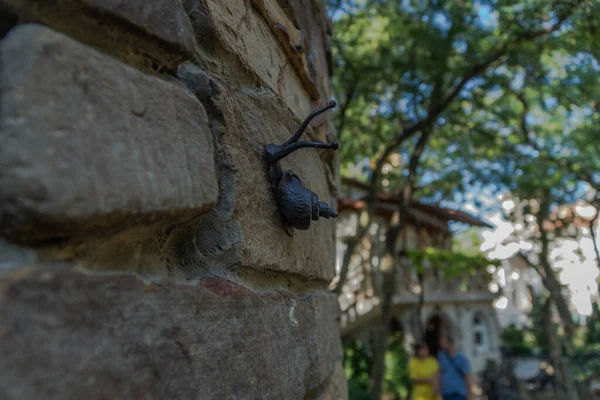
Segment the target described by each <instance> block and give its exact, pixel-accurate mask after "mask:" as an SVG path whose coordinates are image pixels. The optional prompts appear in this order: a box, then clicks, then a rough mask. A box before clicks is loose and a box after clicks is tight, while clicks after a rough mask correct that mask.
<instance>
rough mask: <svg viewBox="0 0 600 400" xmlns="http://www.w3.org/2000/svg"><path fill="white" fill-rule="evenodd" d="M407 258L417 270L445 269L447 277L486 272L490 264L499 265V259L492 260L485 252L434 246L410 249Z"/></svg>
mask: <svg viewBox="0 0 600 400" xmlns="http://www.w3.org/2000/svg"><path fill="white" fill-rule="evenodd" d="M406 256H407V258H408V259H409V260H410V263H411V265H413V266H414V268H415V269H416V271H417V272H423V271H424V270H425V269H427V268H432V269H438V270H443V271H444V276H445V277H446V278H452V277H462V276H469V275H474V274H476V273H479V274H481V273H486V274H487V271H486V267H487V266H488V265H490V264H494V265H498V262H497V261H492V262H490V261H489V260H488V259H487V258H486V257H485V256H484V255H483V254H475V255H471V254H465V253H462V252H460V251H447V250H439V249H436V248H433V247H426V248H424V249H409V250H407V252H406Z"/></svg>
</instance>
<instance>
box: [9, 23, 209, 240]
mask: <svg viewBox="0 0 600 400" xmlns="http://www.w3.org/2000/svg"><path fill="white" fill-rule="evenodd" d="M0 51H1V61H0V62H1V74H2V75H1V85H2V86H1V90H2V92H1V108H0V207H1V209H2V212H3V215H2V218H1V222H0V227H1V229H2V232H3V233H4V234H5V235H7V236H9V237H11V238H15V239H18V240H24V241H40V240H47V239H56V238H65V237H70V236H73V235H76V234H81V233H85V232H94V233H98V232H99V231H100V230H102V229H115V228H116V227H117V225H118V226H119V227H121V228H122V227H126V226H130V225H136V224H140V223H148V222H155V221H159V220H165V219H169V218H170V219H173V220H179V219H182V218H189V217H191V216H194V215H198V214H199V213H201V212H203V211H206V210H207V209H210V208H211V207H212V205H213V204H214V203H215V202H216V199H217V194H218V189H217V182H216V174H215V169H214V160H213V143H212V136H211V134H210V131H209V128H208V122H207V116H206V113H205V111H204V109H203V107H202V105H201V104H200V102H199V101H197V100H196V99H195V98H194V97H193V96H192V95H191V94H189V93H188V92H186V91H185V90H182V89H181V88H179V87H177V86H175V85H172V84H170V83H167V82H164V81H162V80H160V79H158V78H153V77H149V76H147V75H144V74H142V73H140V72H137V71H135V70H133V69H132V68H130V67H128V66H126V65H124V64H121V63H119V62H117V61H115V60H113V59H111V58H109V57H107V56H105V55H102V54H101V53H98V52H96V51H95V50H92V49H90V48H88V47H86V46H84V45H82V44H79V43H77V42H75V41H73V40H71V39H69V38H67V37H65V36H63V35H61V34H58V33H56V32H53V31H51V30H50V29H47V28H43V27H40V26H35V25H24V26H21V27H18V28H15V29H14V30H13V31H11V32H10V33H9V35H8V36H7V37H6V38H5V39H4V40H3V42H2V44H1V47H0ZM48 71H51V73H48Z"/></svg>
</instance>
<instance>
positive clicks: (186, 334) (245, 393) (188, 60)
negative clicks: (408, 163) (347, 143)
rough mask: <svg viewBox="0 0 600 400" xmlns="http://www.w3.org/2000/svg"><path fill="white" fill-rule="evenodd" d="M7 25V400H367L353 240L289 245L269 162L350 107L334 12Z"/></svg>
mask: <svg viewBox="0 0 600 400" xmlns="http://www.w3.org/2000/svg"><path fill="white" fill-rule="evenodd" d="M0 10H1V13H0V36H1V37H2V39H1V40H0V235H1V238H0V398H2V399H40V398H60V399H81V398H90V399H91V398H93V399H109V398H122V399H125V398H135V399H142V398H143V399H178V398H181V399H191V398H196V399H230V398H231V399H233V398H235V399H237V398H240V399H243V398H248V399H255V398H256V399H258V398H260V399H303V398H304V399H316V398H319V399H339V398H342V399H344V398H346V384H345V377H344V373H343V369H342V367H341V358H342V353H341V345H340V339H339V310H338V304H337V300H336V298H335V296H334V295H332V294H330V293H329V292H328V291H327V287H328V282H329V281H330V280H331V279H332V277H333V273H334V268H333V261H334V249H335V248H334V243H335V241H334V240H335V231H334V224H333V222H332V221H331V220H329V221H328V220H321V221H318V222H317V223H313V224H312V226H311V228H310V229H309V230H308V231H306V232H303V231H296V234H295V236H294V237H291V236H289V235H288V234H287V233H286V231H285V230H284V228H283V226H282V223H281V218H280V216H279V212H278V209H277V206H276V204H275V201H274V199H273V194H272V192H271V188H270V182H269V179H268V171H267V166H266V163H265V161H264V147H265V145H266V144H268V143H281V142H283V141H284V140H286V139H287V138H288V137H289V136H290V135H291V133H292V132H294V131H295V129H296V128H297V127H298V125H299V124H300V122H301V121H302V120H303V119H304V117H306V116H307V115H308V114H309V112H310V111H311V110H312V109H314V108H316V107H318V106H323V105H325V104H327V102H328V101H329V99H330V96H331V93H330V88H329V70H330V61H329V56H330V40H331V23H330V21H329V20H328V19H327V16H326V13H325V10H324V6H323V4H322V2H321V0H246V1H241V0H153V1H142V0H0ZM330 118H331V116H330V115H328V114H327V113H326V114H322V115H321V116H319V117H318V118H316V119H315V120H314V122H313V124H312V127H311V128H310V129H309V131H308V133H307V136H308V138H309V139H311V140H317V141H327V142H331V141H332V140H334V139H335V132H334V129H333V126H332V124H331V120H330ZM282 164H283V167H284V168H291V169H293V170H294V172H295V173H296V174H297V175H298V176H299V177H300V178H301V179H302V181H303V182H304V183H305V185H306V186H308V187H309V188H310V189H311V190H313V191H314V192H316V193H317V194H318V195H319V197H320V198H321V200H322V201H328V202H331V201H332V200H334V196H335V192H336V182H337V181H338V180H339V178H338V176H337V168H336V164H337V159H336V156H335V154H334V153H332V152H327V151H317V150H312V149H311V150H302V151H299V152H296V153H294V154H293V155H291V156H289V157H288V158H286V159H285V160H283V162H282Z"/></svg>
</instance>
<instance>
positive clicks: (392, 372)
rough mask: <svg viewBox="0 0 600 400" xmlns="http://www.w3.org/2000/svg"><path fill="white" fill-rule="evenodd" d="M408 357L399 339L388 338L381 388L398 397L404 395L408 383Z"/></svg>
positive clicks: (400, 397)
mask: <svg viewBox="0 0 600 400" xmlns="http://www.w3.org/2000/svg"><path fill="white" fill-rule="evenodd" d="M409 357H410V356H409V354H408V353H407V351H406V349H405V348H404V346H403V345H402V343H401V342H400V341H398V340H397V339H396V338H394V337H390V338H389V339H388V351H387V353H386V355H385V364H386V368H385V377H384V381H383V382H384V385H383V388H384V391H385V392H386V393H394V394H395V395H396V397H397V398H399V399H403V398H405V397H406V395H407V393H408V389H409V385H410V380H409V379H408V361H409Z"/></svg>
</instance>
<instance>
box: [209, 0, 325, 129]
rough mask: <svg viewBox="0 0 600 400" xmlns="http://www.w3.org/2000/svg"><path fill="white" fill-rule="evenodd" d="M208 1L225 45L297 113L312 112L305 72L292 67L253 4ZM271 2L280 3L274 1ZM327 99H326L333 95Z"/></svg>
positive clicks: (216, 27) (212, 17) (219, 34)
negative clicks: (305, 85)
mask: <svg viewBox="0 0 600 400" xmlns="http://www.w3.org/2000/svg"><path fill="white" fill-rule="evenodd" d="M204 2H205V10H206V14H207V20H208V21H210V24H211V25H212V26H213V29H215V30H216V33H217V36H218V37H219V38H220V41H221V44H222V46H223V47H224V48H225V49H227V50H228V51H229V52H230V53H232V54H235V55H236V56H237V57H238V58H239V59H240V60H241V62H242V63H243V64H244V66H245V67H246V68H247V69H248V70H249V71H251V72H252V73H254V74H255V75H256V77H258V79H260V81H261V83H262V84H263V85H265V86H266V87H268V88H269V89H271V90H273V91H274V92H275V93H276V94H278V95H279V97H280V98H281V99H282V100H283V101H284V103H285V105H286V106H287V107H288V108H289V109H290V110H292V112H293V113H294V114H295V115H296V117H298V118H300V117H301V116H305V115H308V114H309V113H310V111H311V102H310V94H309V92H310V91H312V90H306V88H305V87H304V86H303V85H302V80H301V77H302V76H305V75H304V74H298V73H297V71H295V70H294V69H293V68H292V66H291V64H290V61H289V59H288V56H287V55H286V52H285V51H284V49H283V48H282V47H281V45H280V44H279V43H278V40H277V38H276V37H275V36H274V34H273V32H272V28H271V27H269V25H268V23H266V22H265V20H264V19H263V17H262V16H261V15H260V14H259V12H257V11H256V10H255V9H254V7H253V5H252V4H250V2H247V3H245V4H244V6H242V5H241V4H240V2H239V1H237V0H205V1H204ZM268 3H270V4H271V6H273V7H276V5H274V4H273V3H274V2H273V1H271V0H269V2H268ZM264 7H265V6H264V4H263V6H262V8H263V11H264V13H267V11H266V10H264ZM286 23H287V22H286ZM313 86H314V85H313ZM313 90H316V89H313ZM323 101H324V102H325V103H326V102H327V101H329V99H325V100H323Z"/></svg>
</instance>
